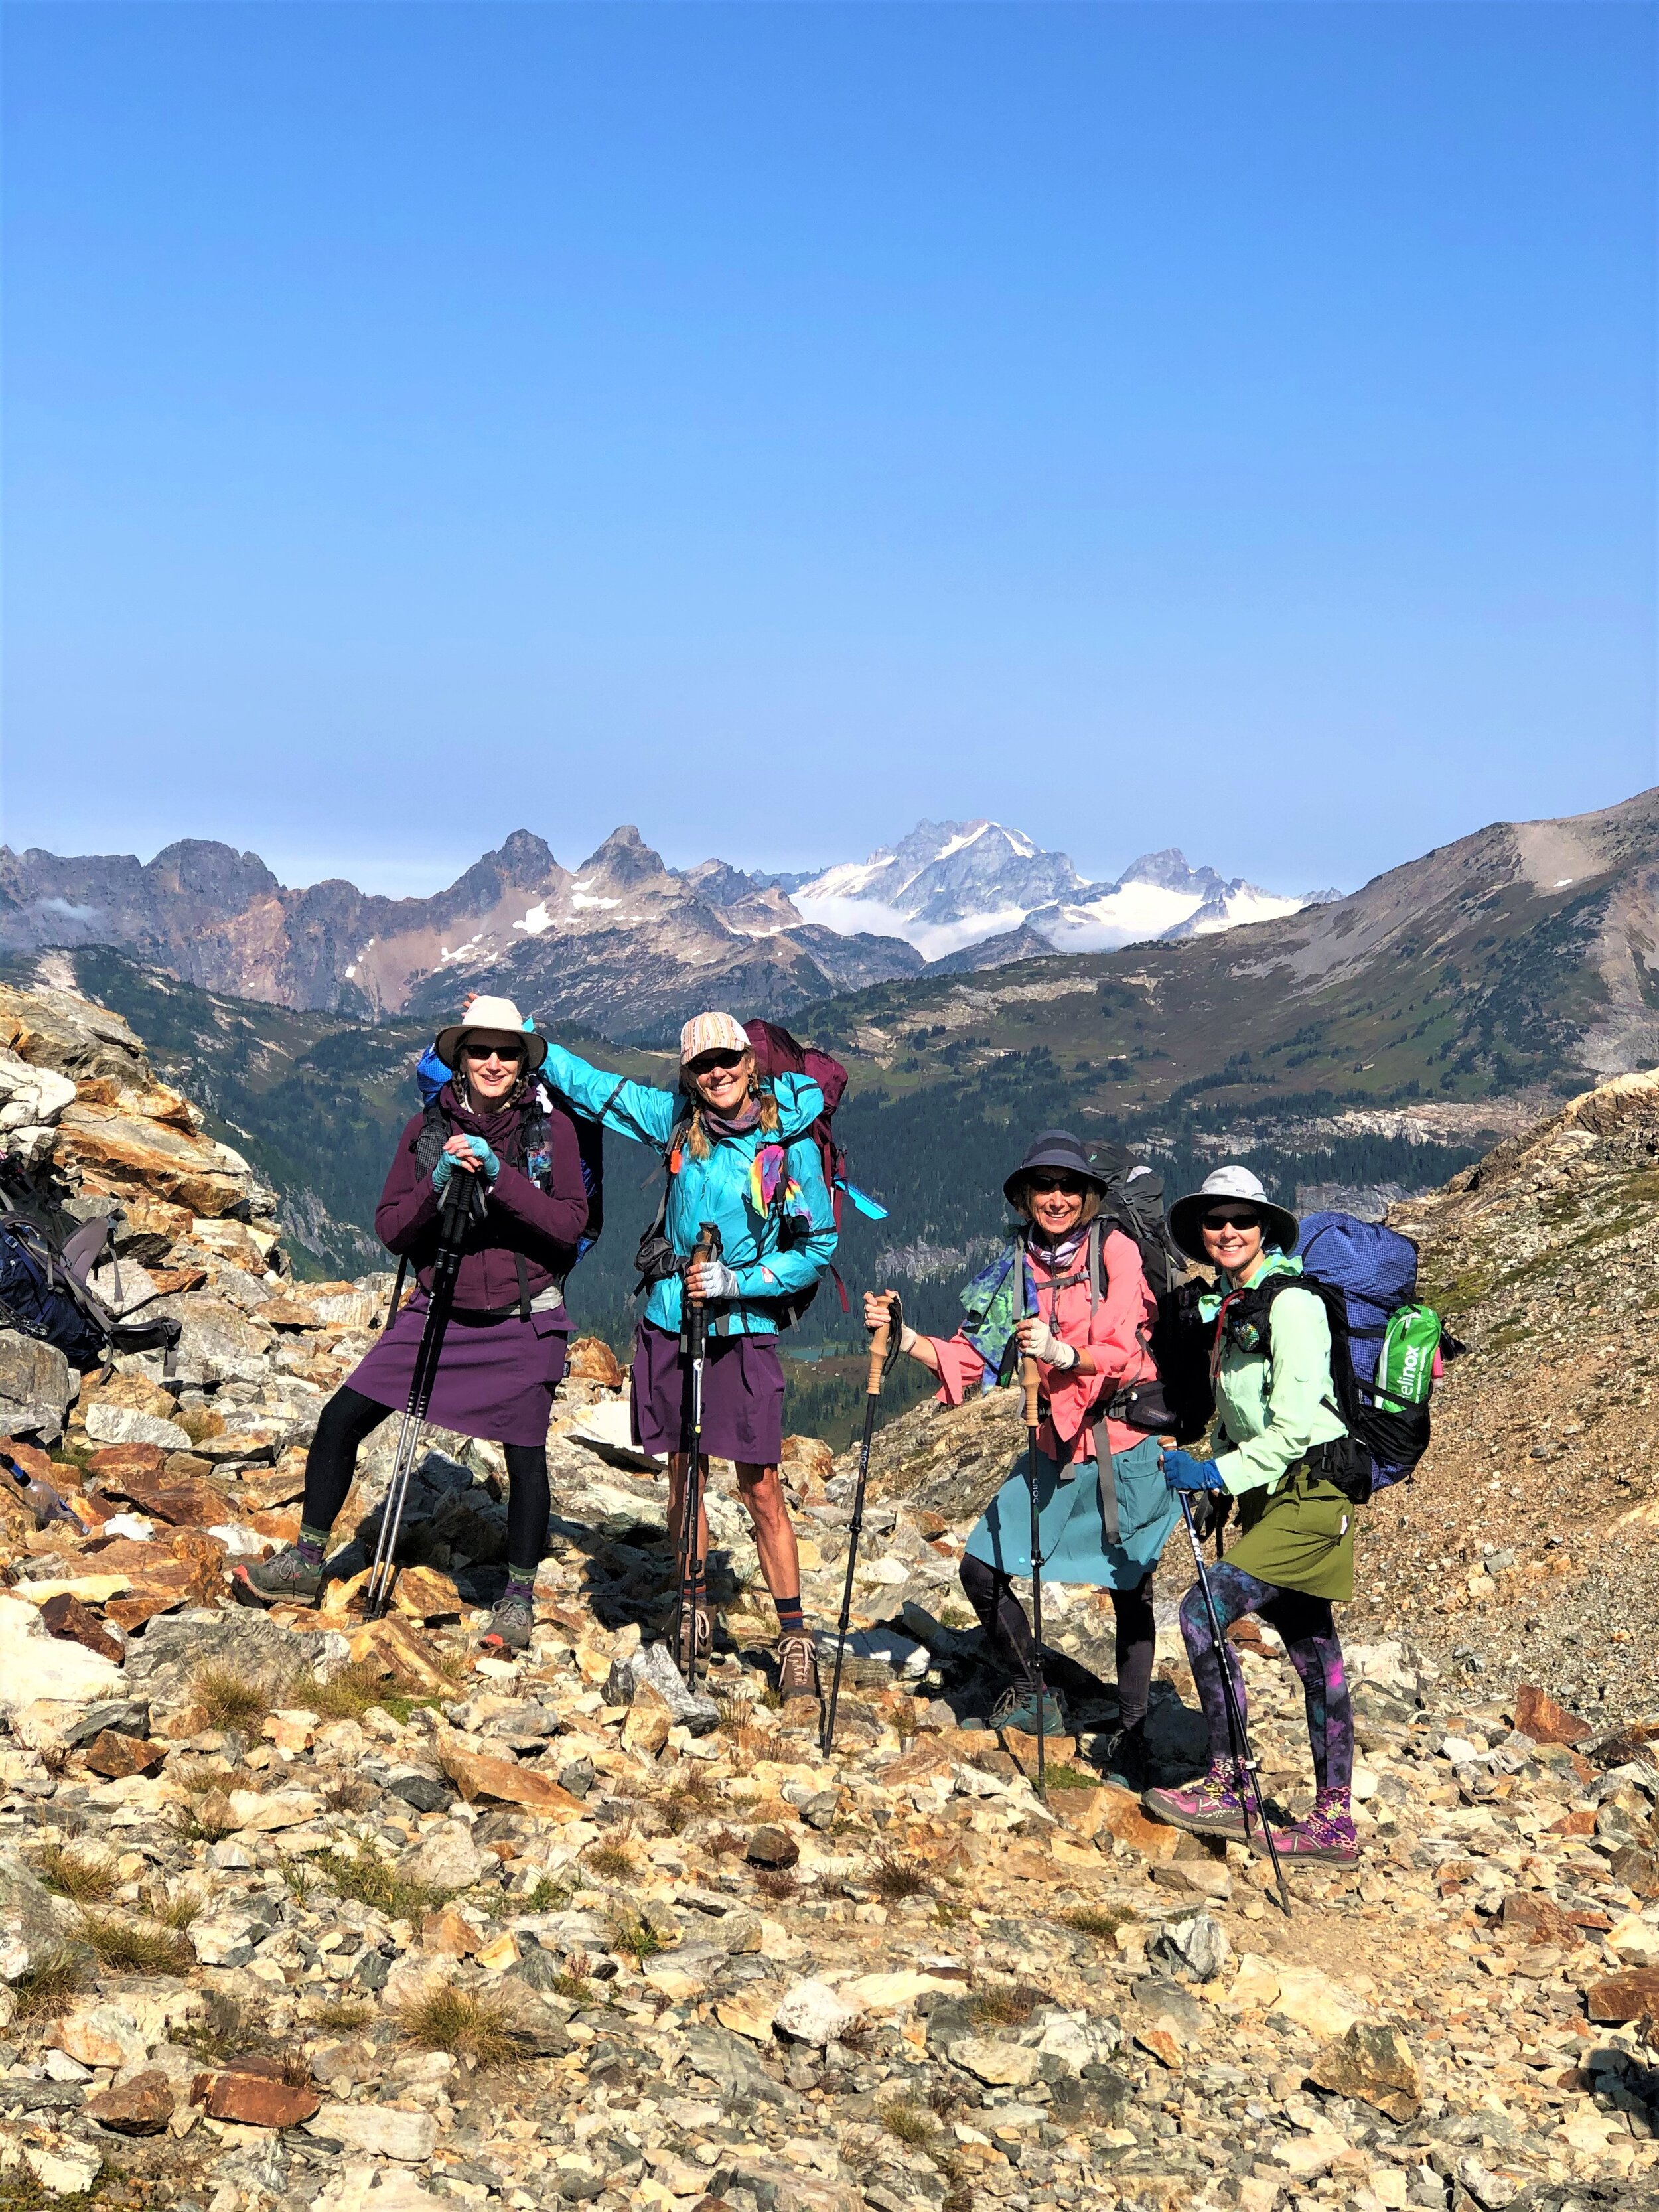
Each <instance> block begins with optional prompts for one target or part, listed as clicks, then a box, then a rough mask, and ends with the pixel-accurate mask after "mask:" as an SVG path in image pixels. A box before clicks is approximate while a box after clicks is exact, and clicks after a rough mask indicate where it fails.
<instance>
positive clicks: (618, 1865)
mask: <svg viewBox="0 0 1659 2212" xmlns="http://www.w3.org/2000/svg"><path fill="white" fill-rule="evenodd" d="M586 1863H587V1864H588V1866H589V1867H590V1868H591V1869H592V1871H593V1872H594V1873H595V1874H596V1875H599V1876H600V1877H601V1879H602V1880H604V1881H627V1880H628V1879H629V1876H630V1875H633V1874H635V1873H637V1872H638V1869H637V1868H636V1866H635V1863H634V1854H633V1852H632V1851H631V1850H629V1846H628V1841H627V1838H625V1837H624V1836H621V1835H616V1836H606V1837H605V1838H602V1840H601V1841H600V1842H599V1843H597V1844H589V1845H588V1847H587V1858H586Z"/></svg>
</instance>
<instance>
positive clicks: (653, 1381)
mask: <svg viewBox="0 0 1659 2212" xmlns="http://www.w3.org/2000/svg"><path fill="white" fill-rule="evenodd" d="M690 1372H691V1370H690V1365H689V1364H688V1363H686V1362H685V1361H684V1360H682V1359H681V1358H680V1340H679V1338H678V1336H673V1335H671V1334H669V1332H668V1331H667V1330H666V1329H662V1328H653V1326H652V1324H651V1323H650V1322H648V1321H642V1322H641V1323H640V1325H639V1328H638V1329H637V1330H636V1332H635V1337H634V1394H633V1395H634V1441H635V1443H636V1444H638V1445H639V1447H640V1449H641V1450H642V1451H648V1452H677V1451H684V1449H685V1419H686V1415H687V1413H688V1411H689V1410H690V1409H689V1407H688V1406H687V1402H686V1393H687V1391H688V1389H690ZM702 1448H703V1449H704V1451H705V1452H707V1453H708V1455H709V1457H710V1458H711V1459H736V1460H744V1461H746V1462H748V1463H749V1464H750V1466H751V1467H775V1466H776V1465H777V1463H778V1462H779V1460H781V1458H782V1456H783V1361H782V1359H781V1358H780V1357H779V1354H778V1340H777V1339H776V1337H775V1336H711V1337H710V1338H709V1340H708V1360H707V1361H706V1363H705V1364H704V1367H703V1370H702Z"/></svg>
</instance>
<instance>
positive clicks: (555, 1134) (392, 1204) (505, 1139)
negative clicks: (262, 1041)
mask: <svg viewBox="0 0 1659 2212" xmlns="http://www.w3.org/2000/svg"><path fill="white" fill-rule="evenodd" d="M438 1095H439V1097H440V1099H441V1101H442V1103H443V1105H444V1108H445V1109H446V1112H447V1115H448V1120H449V1125H450V1127H451V1128H452V1130H454V1131H456V1132H458V1133H463V1134H465V1133H477V1135H479V1136H482V1137H484V1138H486V1139H488V1141H489V1146H490V1149H491V1150H492V1151H493V1152H494V1153H495V1157H496V1158H497V1159H498V1160H500V1162H501V1172H500V1174H499V1175H498V1176H496V1177H495V1181H494V1182H492V1183H491V1184H490V1185H489V1211H488V1212H487V1213H486V1214H485V1217H484V1218H483V1220H482V1221H476V1222H474V1223H473V1225H471V1228H470V1229H469V1230H468V1231H467V1235H466V1245H465V1255H464V1256H463V1258H462V1261H461V1269H460V1274H459V1278H458V1279H457V1282H456V1285H455V1304H457V1306H459V1308H461V1309H462V1310H463V1311H465V1312H471V1313H502V1312H506V1311H507V1310H510V1309H516V1307H517V1305H518V1303H519V1270H518V1266H517V1263H516V1261H515V1259H514V1256H513V1255H514V1254H515V1253H522V1254H523V1255H524V1263H525V1274H526V1279H527V1282H528V1286H529V1291H530V1295H531V1297H532V1298H533V1297H535V1296H536V1294H537V1292H538V1291H544V1290H546V1289H547V1287H548V1285H550V1283H552V1282H553V1281H555V1280H556V1279H562V1278H563V1277H564V1276H565V1275H566V1274H567V1273H568V1272H569V1269H570V1267H571V1265H572V1263H573V1262H574V1259H575V1256H576V1239H577V1238H578V1237H580V1235H581V1233H582V1231H583V1230H584V1229H585V1228H586V1225H587V1193H586V1189H585V1188H584V1187H583V1183H582V1162H581V1151H580V1146H578V1144H577V1141H576V1125H575V1123H574V1121H572V1119H571V1118H570V1116H569V1115H568V1114H567V1113H566V1112H565V1111H564V1109H562V1107H560V1106H557V1105H555V1107H554V1109H553V1110H552V1112H551V1113H550V1115H549V1116H548V1134H549V1137H550V1141H551V1149H552V1154H553V1158H552V1175H551V1182H552V1188H551V1189H550V1190H543V1189H542V1188H540V1187H539V1186H538V1184H536V1183H533V1182H532V1181H531V1179H530V1177H529V1176H527V1175H526V1173H525V1172H524V1169H523V1166H522V1164H521V1163H522V1161H523V1158H524V1143H523V1135H522V1130H523V1119H524V1116H523V1112H522V1109H519V1108H513V1109H511V1110H510V1111H509V1112H506V1113H501V1114H490V1115H486V1116H482V1117H481V1116H479V1115H475V1114H472V1113H471V1112H469V1111H468V1110H467V1109H465V1107H463V1106H460V1105H458V1104H457V1103H456V1099H455V1093H454V1091H453V1088H452V1087H451V1085H448V1084H446V1085H445V1086H444V1088H443V1089H442V1091H440V1092H439V1094H438ZM423 1126H424V1117H423V1116H422V1115H419V1114H417V1115H416V1116H415V1118H414V1120H413V1121H410V1124H409V1125H408V1127H406V1128H405V1129H404V1133H403V1134H402V1136H401V1137H400V1138H399V1139H398V1149H397V1152H396V1153H395V1154H394V1155H393V1157H392V1168H391V1171H390V1173H389V1174H388V1175H387V1176H386V1188H385V1189H384V1190H383V1191H382V1192H381V1193H380V1204H379V1205H378V1206H376V1207H375V1209H374V1233H375V1235H376V1236H377V1237H379V1238H380V1242H381V1243H382V1244H384V1245H385V1246H386V1250H387V1251H388V1252H393V1253H396V1254H397V1255H398V1257H399V1258H402V1257H403V1256H404V1255H405V1254H406V1255H408V1256H409V1257H410V1259H411V1260H413V1261H415V1263H416V1272H417V1273H418V1274H419V1277H420V1280H421V1285H422V1288H423V1289H426V1290H429V1289H430V1288H431V1286H432V1283H431V1278H432V1261H433V1258H434V1255H435V1249H436V1245H437V1236H438V1207H439V1199H438V1194H437V1192H436V1191H435V1190H434V1189H433V1188H432V1177H431V1176H430V1175H429V1174H425V1173H423V1172H422V1168H421V1164H420V1162H419V1161H418V1160H417V1159H416V1157H415V1147H416V1145H417V1144H418V1143H419V1141H420V1135H421V1130H422V1127H423ZM455 1172H456V1173H457V1174H458V1175H459V1174H463V1173H465V1170H463V1169H459V1168H458V1169H457V1170H455Z"/></svg>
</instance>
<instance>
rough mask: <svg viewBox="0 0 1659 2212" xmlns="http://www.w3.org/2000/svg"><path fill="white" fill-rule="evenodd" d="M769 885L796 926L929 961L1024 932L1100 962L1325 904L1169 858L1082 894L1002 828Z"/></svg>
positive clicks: (1062, 871)
mask: <svg viewBox="0 0 1659 2212" xmlns="http://www.w3.org/2000/svg"><path fill="white" fill-rule="evenodd" d="M769 880H770V881H771V882H773V883H775V884H776V887H777V888H778V889H779V890H784V891H787V894H788V896H789V897H790V899H791V901H792V902H793V905H794V907H795V908H796V909H797V911H798V912H799V914H801V915H803V916H804V917H805V920H806V921H810V922H815V923H817V925H818V926H819V927H823V928H826V929H832V930H836V931H837V932H840V933H852V932H854V931H857V932H860V933H870V934H873V935H875V936H879V937H902V938H904V939H906V940H907V941H908V943H910V944H911V945H915V948H916V950H917V951H919V952H920V953H921V954H922V955H923V957H925V958H927V959H928V960H939V959H942V958H944V957H946V956H948V955H950V954H952V953H957V952H960V951H963V948H964V947H966V946H969V945H979V944H981V943H984V942H985V941H986V940H987V939H997V938H1002V937H1006V936H1011V935H1012V934H1013V933H1016V932H1018V931H1020V930H1022V929H1024V928H1025V927H1028V926H1029V927H1030V929H1032V930H1035V931H1036V933H1037V935H1038V936H1039V937H1041V938H1042V939H1043V940H1044V941H1045V942H1046V943H1047V944H1048V945H1052V946H1053V947H1054V950H1055V951H1057V952H1099V951H1109V950H1111V949H1112V948H1113V947H1115V946H1116V945H1131V944H1136V943H1139V942H1140V941H1141V940H1142V939H1147V938H1158V937H1165V938H1168V937H1197V936H1202V935H1205V934H1207V933H1209V932H1210V931H1212V930H1217V929H1232V928H1236V927H1237V926H1238V925H1239V924H1240V923H1241V922H1247V921H1267V920H1268V919H1269V918H1271V917H1272V916H1273V915H1282V914H1294V913H1296V911H1297V908H1300V907H1303V906H1306V905H1308V904H1310V903H1311V902H1315V901H1317V900H1320V899H1322V898H1323V897H1325V896H1329V894H1325V893H1313V894H1310V896H1309V897H1307V898H1285V897H1281V896H1278V895H1277V894H1275V893H1273V892H1271V891H1264V890H1258V889H1257V887H1256V886H1255V884H1248V883H1246V882H1245V881H1244V880H1243V878H1242V877H1234V878H1231V880H1228V879H1226V878H1223V877H1221V876H1220V875H1218V873H1217V872H1216V871H1215V870H1214V869H1213V868H1192V867H1189V866H1188V864H1187V861H1186V859H1185V857H1184V855H1183V854H1181V853H1178V852H1176V850H1174V849H1173V848H1170V849H1169V850H1167V851H1164V852H1162V853H1148V854H1144V855H1143V856H1142V858H1141V859H1139V860H1136V861H1133V863H1132V864H1131V865H1130V866H1129V867H1127V868H1126V869H1125V871H1124V872H1123V874H1122V875H1121V877H1120V878H1118V880H1117V881H1116V882H1115V883H1085V881H1084V879H1083V878H1082V877H1081V876H1079V874H1078V872H1077V870H1076V869H1075V868H1074V867H1073V866H1072V863H1071V861H1070V860H1068V859H1067V857H1066V854H1064V853H1045V852H1044V851H1042V848H1040V847H1039V846H1038V845H1036V843H1035V842H1033V841H1032V840H1031V839H1030V837H1028V836H1025V834H1024V831H1022V830H1018V829H1006V828H1005V827H1004V826H1003V824H1002V823H1000V822H920V823H917V825H916V827H915V829H913V830H912V831H911V832H910V834H909V836H908V837H906V838H904V839H903V840H902V842H900V843H898V844H896V845H894V846H892V847H890V848H888V847H884V848H882V849H881V850H880V851H879V852H876V853H872V854H871V855H870V858H869V859H868V860H864V861H854V862H845V863H842V865H840V866H836V867H832V868H826V869H825V870H824V871H823V873H822V874H821V875H817V876H811V877H807V878H800V877H784V878H770V879H769ZM1027 941H1028V942H1029V939H1028V940H1027Z"/></svg>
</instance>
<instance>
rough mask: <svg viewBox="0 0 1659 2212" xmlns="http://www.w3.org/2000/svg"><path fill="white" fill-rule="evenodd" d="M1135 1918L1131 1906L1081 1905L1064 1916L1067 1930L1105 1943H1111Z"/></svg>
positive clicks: (1074, 1907)
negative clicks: (1093, 1937) (1119, 1930)
mask: <svg viewBox="0 0 1659 2212" xmlns="http://www.w3.org/2000/svg"><path fill="white" fill-rule="evenodd" d="M1062 1917H1063V1919H1064V1922H1065V1924H1066V1927H1067V1928H1075V1929H1076V1930H1077V1932H1078V1934H1079V1936H1098V1937H1099V1938H1100V1940H1101V1942H1103V1943H1109V1942H1111V1941H1112V1939H1113V1937H1114V1936H1115V1935H1116V1934H1117V1931H1118V1929H1120V1928H1127V1926H1128V1924H1129V1923H1130V1922H1131V1921H1132V1920H1133V1918H1134V1917H1135V1912H1134V1907H1133V1905H1075V1906H1073V1909H1072V1911H1070V1912H1067V1913H1066V1914H1064V1915H1063V1916H1062Z"/></svg>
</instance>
